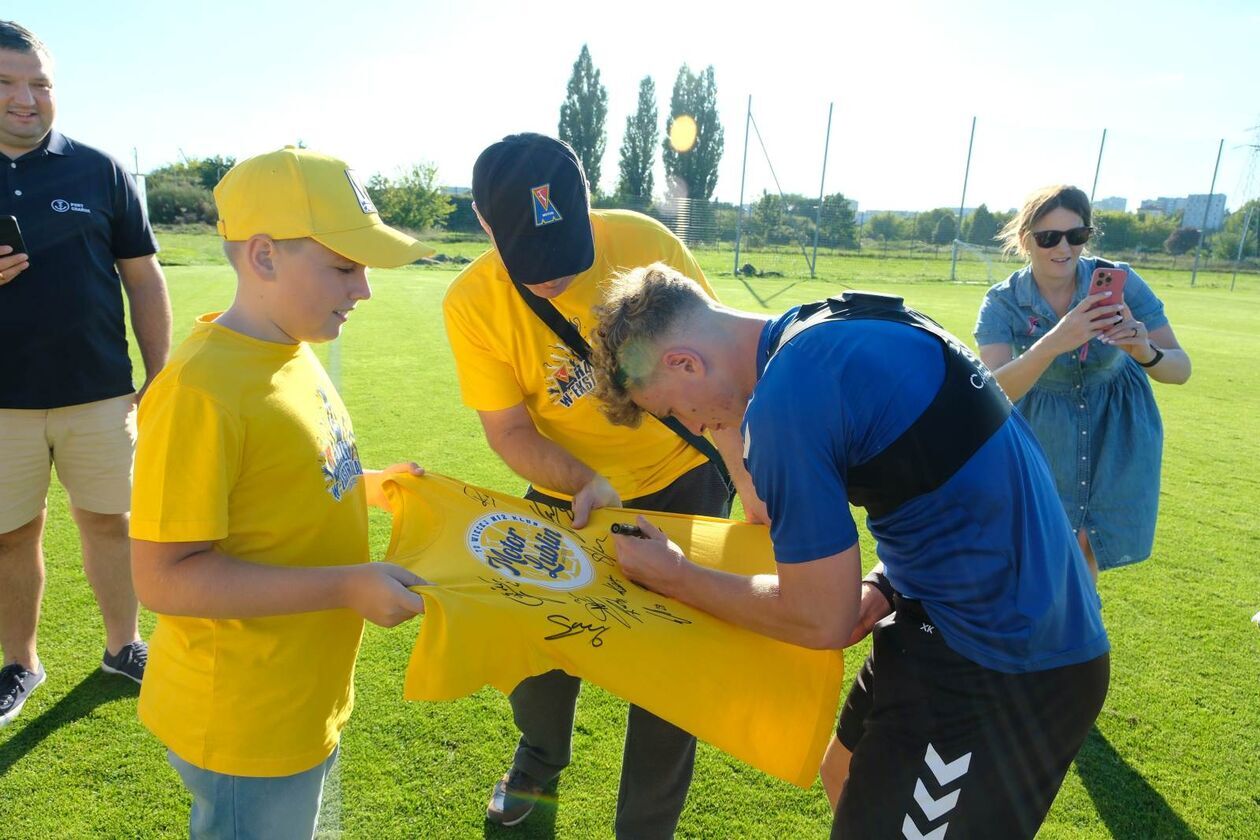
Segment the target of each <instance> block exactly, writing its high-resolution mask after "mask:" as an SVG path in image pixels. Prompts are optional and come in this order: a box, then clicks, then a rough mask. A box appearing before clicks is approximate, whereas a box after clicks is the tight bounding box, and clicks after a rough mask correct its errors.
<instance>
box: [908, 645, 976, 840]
mask: <svg viewBox="0 0 1260 840" xmlns="http://www.w3.org/2000/svg"><path fill="white" fill-rule="evenodd" d="M923 626H924V627H925V628H930V627H931V626H932V625H930V624H924V625H923ZM928 632H931V631H930V630H929V631H928ZM923 763H924V764H926V765H927V769H928V771H929V772H930V773H931V774H932V776H933V777H934V778H935V779H936V783H937V784H938V785H940V786H941V787H944V786H945V785H948V784H952V783H953V782H956V781H958V780H959V779H961V778H962V777H963V776H965V775H967V771H968V770H969V769H970V768H971V753H967V754H966V755H962V756H959V757H958V758H956V759H954V760H953V761H951V762H949V763H948V764H946V763H945V761H944V760H943V759H942V758H941V757H940V755H939V754H938V753H937V752H936V747H934V746H932V745H931V744H928V746H927V753H926V754H925V755H924V756H923ZM959 793H961V790H952V791H949V792H948V793H942V794H941V797H940V798H939V799H937V798H935V797H933V796H932V794H930V793H928V789H927V786H926V785H924V784H923V779H915V785H914V801H915V804H917V805H918V806H919V810H920V811H922V812H923V816H924V818H925V819H926V820H927V822H928V823H929V824H931V823H933V822H936V821H937V820H939V819H940V818H941V817H944V816H946V815H947V814H949V812H950V811H952V810H954V808H955V807H957V805H958V794H959ZM948 828H949V823H948V822H946V823H942V824H941V825H938V826H937V827H936V828H934V829H932V830H931V831H929V832H927V833H924V832H923V831H921V830H920V829H919V826H918V823H916V822H915V820H914V817H912V816H911V815H910V812H909V811H907V812H906V815H905V818H904V819H903V820H902V822H901V835H902V837H904V838H905V840H944V837H945V832H946V830H947V829H948Z"/></svg>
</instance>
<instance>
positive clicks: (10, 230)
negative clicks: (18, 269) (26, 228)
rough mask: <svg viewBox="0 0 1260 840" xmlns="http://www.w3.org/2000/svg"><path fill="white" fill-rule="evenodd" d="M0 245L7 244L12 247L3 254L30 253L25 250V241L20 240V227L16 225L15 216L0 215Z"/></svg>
mask: <svg viewBox="0 0 1260 840" xmlns="http://www.w3.org/2000/svg"><path fill="white" fill-rule="evenodd" d="M0 245H8V246H9V247H10V248H12V249H13V250H12V251H10V252H9V253H8V254H5V256H12V255H13V254H29V253H30V252H29V251H27V250H26V242H24V241H23V240H22V229H21V228H20V227H18V222H17V217H16V216H0Z"/></svg>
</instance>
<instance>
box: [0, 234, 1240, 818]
mask: <svg viewBox="0 0 1260 840" xmlns="http://www.w3.org/2000/svg"><path fill="white" fill-rule="evenodd" d="M163 241H164V244H165V245H166V249H167V255H168V256H169V257H171V258H172V259H171V263H172V264H171V265H169V266H168V268H167V277H168V280H169V284H170V291H171V298H172V303H173V306H174V310H175V324H176V327H175V335H176V339H177V340H178V339H180V338H182V337H183V336H184V335H186V334H187V332H188V329H189V328H190V325H191V323H192V319H193V318H194V317H195V316H196V315H197V314H199V313H202V312H206V311H210V310H213V309H220V308H223V307H225V306H226V305H227V304H228V303H229V302H230V300H231V294H232V288H233V285H232V278H231V275H230V273H229V271H228V269H227V268H226V266H223V265H222V264H221V263H219V262H218V260H217V257H216V253H217V251H216V245H215V243H214V241H213V240H212V239H211V238H210V237H208V236H204V235H195V234H172V235H170V236H163ZM443 250H445V251H447V252H448V253H461V254H464V255H472V254H474V253H476V252H477V251H478V250H480V246H478V245H476V244H474V243H462V244H460V245H459V246H458V247H452V248H447V247H445V246H444V247H443ZM699 256H700V258H701V261H702V263H703V264H704V267H705V268H706V271H709V272H711V275H710V279H711V280H712V281H713V283H714V286H715V287H716V288H717V290H718V292H719V294H720V295H722V297H723V298H724V300H725V301H726V302H727V303H730V304H732V305H734V306H739V307H745V308H750V309H757V308H760V307H759V305H758V303H757V299H758V298H760V299H761V300H768V301H769V306H768V309H769V310H770V311H778V310H781V309H783V308H786V307H787V306H788V305H790V304H792V303H795V302H799V301H804V300H810V299H816V298H819V297H823V296H825V295H827V294H832V293H835V292H836V291H838V290H839V289H841V288H843V287H844V286H854V287H861V288H869V289H876V290H895V291H896V293H898V294H901V295H903V296H904V297H905V298H906V299H907V301H908V303H909V304H910V305H912V306H915V307H916V308H919V309H921V310H924V311H926V312H928V313H929V314H931V315H933V316H934V317H936V318H937V319H938V320H940V321H941V322H942V323H944V325H945V326H946V327H948V328H949V329H951V330H953V331H954V332H955V333H957V334H958V335H960V336H966V337H969V336H970V333H971V327H972V324H973V321H974V317H975V312H976V308H977V306H978V304H979V302H980V299H981V296H982V295H983V292H984V285H983V283H981V282H971V283H965V284H951V283H946V282H941V280H942V279H943V278H944V277H947V276H948V272H949V263H948V255H947V254H945V255H944V256H945V259H944V260H940V259H936V260H933V259H931V258H927V257H925V258H920V259H886V260H882V259H876V258H865V257H836V256H832V257H827V258H825V259H821V260H820V266H819V267H820V274H821V275H822V276H825V277H827V278H829V279H828V280H827V281H810V282H796V281H794V280H793V279H791V278H787V279H782V280H769V279H758V280H755V281H752V291H751V292H750V290H749V289H748V288H747V287H746V286H745V285H744V284H743V283H742V281H740V280H738V279H736V278H733V277H731V276H729V271H730V265H731V263H730V256H729V254H725V253H720V252H701V253H700V254H699ZM754 262H755V260H754ZM175 263H183V264H182V265H178V264H175ZM1008 270H1009V269H1008ZM719 272H727V274H726V276H722V275H720V274H719ZM976 273H977V272H976V271H975V270H973V271H972V275H975V274H976ZM978 274H979V277H975V276H969V277H968V279H971V280H973V281H977V280H981V279H983V277H984V272H983V270H980V271H979V272H978ZM1004 274H1005V271H1003V276H1004ZM454 276H455V269H453V268H451V269H434V268H407V269H400V270H395V271H380V272H376V273H375V274H374V275H373V288H374V292H375V296H374V299H373V300H372V301H370V302H368V303H366V304H364V305H363V306H361V307H360V308H359V310H358V311H356V313H355V316H354V319H353V320H352V322H351V323H350V324H349V325H348V326H347V328H346V331H345V334H344V336H343V338H342V339H341V340H340V347H339V348H338V349H337V352H338V353H339V356H340V371H341V389H342V393H343V396H344V398H345V401H346V404H347V406H348V407H349V409H350V412H351V414H352V416H353V417H354V420H355V428H356V433H357V436H358V441H359V447H360V451H361V453H362V455H363V459H364V463H365V465H367V466H371V467H379V466H384V465H386V464H389V463H391V462H394V461H399V460H404V459H414V460H417V461H419V462H420V463H422V464H424V465H425V466H426V467H427V468H428V469H430V470H434V471H437V472H442V473H446V474H449V475H453V476H457V477H459V478H461V479H464V480H467V481H469V482H473V483H478V484H483V485H486V486H490V487H494V488H498V489H502V490H505V491H508V492H519V491H521V490H523V488H524V482H523V481H521V480H520V479H518V478H516V477H514V476H513V475H512V474H511V473H510V472H509V471H508V470H507V469H506V467H504V466H503V464H502V463H501V462H499V460H498V459H497V458H496V457H495V456H494V455H493V454H492V453H491V452H490V450H489V449H488V448H487V446H486V445H485V443H484V440H483V438H482V435H481V431H480V427H479V424H478V423H477V420H476V417H475V415H474V414H473V412H471V411H470V410H468V409H466V408H464V407H463V406H462V405H461V404H460V402H459V396H458V389H457V386H456V382H455V374H454V367H453V362H452V359H451V356H450V352H449V350H448V348H447V346H446V342H445V337H444V334H443V329H442V322H441V312H440V307H441V299H442V295H443V293H444V291H445V289H446V287H447V285H448V284H449V283H450V281H451V280H452V279H453V278H454ZM1148 280H1150V281H1151V283H1152V285H1153V286H1154V287H1155V288H1156V291H1157V293H1158V294H1159V295H1160V296H1161V297H1162V298H1163V299H1164V301H1165V303H1166V305H1167V310H1168V312H1169V313H1170V315H1171V317H1172V321H1173V324H1174V327H1175V328H1176V330H1177V334H1178V336H1179V338H1180V339H1181V341H1182V343H1183V345H1184V346H1185V347H1186V348H1187V349H1188V350H1189V352H1190V354H1191V356H1192V358H1193V360H1194V365H1195V373H1194V376H1193V378H1192V379H1191V380H1190V382H1189V384H1188V385H1186V386H1184V387H1179V388H1175V387H1168V386H1161V385H1158V384H1157V385H1156V392H1157V396H1158V399H1159V401H1160V405H1161V407H1162V409H1163V414H1164V420H1165V425H1166V429H1167V432H1166V435H1167V442H1166V452H1165V468H1164V476H1163V485H1162V489H1163V492H1162V494H1161V495H1162V499H1161V512H1160V522H1159V530H1158V534H1157V539H1156V552H1155V556H1154V557H1153V558H1152V559H1151V560H1149V561H1148V562H1146V563H1142V564H1139V565H1137V566H1132V567H1128V568H1125V569H1121V570H1117V571H1114V572H1110V573H1107V574H1106V575H1104V576H1103V578H1102V580H1101V582H1100V591H1101V594H1102V599H1103V608H1104V617H1105V619H1106V622H1107V627H1108V630H1109V632H1110V635H1111V640H1112V645H1113V651H1112V683H1111V692H1110V696H1109V697H1108V700H1107V703H1106V706H1105V707H1104V709H1103V712H1102V715H1101V716H1100V718H1099V720H1098V725H1097V730H1096V732H1095V733H1094V734H1093V735H1091V737H1090V738H1089V740H1088V741H1087V742H1086V745H1085V747H1084V749H1083V750H1082V752H1081V755H1080V757H1079V758H1078V760H1077V762H1076V765H1075V767H1074V769H1073V771H1072V772H1071V773H1070V775H1069V776H1068V778H1067V780H1066V782H1065V783H1064V785H1063V789H1062V791H1061V792H1060V794H1059V797H1058V799H1057V800H1056V802H1055V805H1054V808H1053V809H1052V811H1051V812H1050V815H1049V818H1048V820H1047V822H1046V825H1045V828H1044V829H1043V831H1042V833H1041V836H1042V837H1046V838H1097V837H1123V838H1155V837H1166V838H1189V837H1204V838H1260V699H1258V697H1260V628H1257V627H1256V626H1255V625H1253V624H1251V623H1250V622H1249V619H1250V617H1251V616H1252V615H1253V614H1254V613H1256V612H1257V611H1258V610H1260V569H1258V567H1257V564H1256V559H1255V558H1256V557H1257V555H1260V515H1258V514H1257V510H1258V509H1260V480H1258V479H1257V470H1256V466H1255V465H1256V463H1257V461H1258V460H1260V442H1258V438H1260V436H1258V435H1257V430H1258V427H1257V422H1256V417H1257V415H1258V414H1260V362H1258V361H1257V360H1260V283H1257V281H1256V278H1255V277H1254V275H1252V276H1247V277H1240V280H1239V285H1238V289H1237V290H1236V291H1234V292H1232V293H1231V292H1230V291H1228V287H1229V275H1228V274H1226V275H1215V274H1214V275H1206V276H1205V275H1202V274H1201V275H1200V278H1199V287H1198V288H1195V289H1191V288H1189V276H1188V273H1187V272H1182V271H1178V272H1171V271H1152V272H1149V273H1148ZM753 292H755V295H754V293H753ZM322 352H324V353H325V355H326V353H327V348H324V350H323V351H322ZM49 504H50V516H49V527H48V536H47V539H46V549H47V555H48V581H47V592H46V595H45V598H44V604H43V615H42V620H41V625H40V640H41V643H40V653H41V656H42V658H43V661H44V663H45V666H46V668H47V669H48V681H47V683H46V684H45V685H44V686H43V687H42V688H41V689H39V691H38V692H37V693H36V694H35V695H34V696H33V697H32V699H31V700H30V702H29V703H28V704H27V706H26V708H25V709H24V711H23V713H22V715H21V717H19V718H18V719H17V720H16V721H15V722H14V723H13V724H11V725H10V726H9V727H7V728H6V729H4V730H0V826H4V828H5V832H6V833H7V834H8V835H9V836H15V837H38V838H44V837H162V836H170V837H177V836H180V835H184V834H186V833H187V823H186V820H187V811H188V799H187V797H186V795H185V793H184V791H183V789H182V787H181V786H180V784H179V781H178V779H177V777H176V775H175V773H174V771H173V770H172V769H171V768H170V767H169V766H168V765H167V763H166V760H165V754H164V750H163V748H162V747H161V745H160V744H159V743H158V742H157V741H156V740H155V739H154V738H153V737H152V736H150V735H149V734H148V732H147V731H146V730H145V729H144V728H143V727H141V726H140V724H139V722H138V721H137V719H136V713H135V704H136V690H135V688H134V686H131V684H130V683H126V682H125V681H123V680H121V679H120V678H116V677H106V676H104V675H102V674H101V673H100V672H99V671H97V670H96V666H97V664H98V662H99V659H100V654H101V644H102V630H101V627H100V617H99V614H98V613H97V610H96V607H95V603H94V601H93V599H92V595H91V592H90V590H89V589H88V586H87V584H86V582H85V580H84V577H83V574H82V572H81V566H80V553H79V548H78V538H77V534H76V533H75V531H74V528H73V526H72V524H71V523H70V520H69V516H68V514H67V511H66V501H65V495H64V493H63V492H62V491H61V490H60V488H59V487H57V486H56V485H55V483H54V490H53V493H52V495H51V497H50V500H49ZM388 524H389V523H388V518H387V517H386V516H385V515H383V514H380V513H379V512H374V513H373V517H372V544H373V550H374V553H375V555H376V556H378V557H379V556H380V555H381V554H382V553H383V551H384V548H385V545H386V542H387V539H388ZM863 551H864V554H865V557H866V560H867V563H868V564H869V563H870V562H873V552H872V546H871V544H870V542H869V540H868V539H866V538H865V537H864V544H863ZM142 622H143V627H144V630H145V633H146V634H147V633H148V632H149V630H151V628H152V623H153V619H152V616H151V615H148V614H144V615H143V617H142ZM417 630H418V625H417V624H416V623H414V622H412V623H408V624H404V625H402V626H401V627H398V628H395V629H392V630H383V629H380V628H377V627H373V626H369V627H368V629H367V632H366V635H365V638H364V643H363V649H362V653H361V655H360V658H359V666H358V673H357V678H356V688H357V692H358V703H357V706H356V708H355V713H354V718H353V719H352V721H351V723H350V725H349V727H348V728H347V729H346V731H345V735H344V738H343V741H342V753H341V760H340V762H339V764H338V769H337V771H336V774H335V778H334V779H333V780H332V783H331V784H330V786H329V788H328V791H327V797H326V802H325V814H324V819H323V823H322V830H323V836H328V837H346V838H416V837H421V838H465V837H479V836H483V834H484V835H485V836H490V837H499V836H503V837H507V836H514V837H520V838H538V837H551V836H556V837H561V838H579V837H580V838H603V837H609V836H611V824H612V817H613V812H614V806H615V799H616V791H617V780H618V771H619V765H620V757H621V743H622V734H623V725H624V724H623V722H624V716H625V704H624V703H623V702H622V701H620V700H618V699H616V698H614V697H611V696H609V695H608V694H606V693H604V692H603V691H601V690H599V689H597V688H594V687H591V686H587V687H586V689H585V690H584V692H583V694H582V697H581V700H580V701H579V706H578V716H577V727H576V731H575V733H574V762H573V764H572V766H571V767H570V769H569V770H567V771H566V772H565V774H564V775H563V776H562V778H561V779H560V782H559V788H558V794H559V796H558V803H557V804H556V805H554V806H544V807H542V808H540V810H539V811H538V812H536V813H535V814H534V815H533V816H531V817H530V819H529V820H528V821H527V822H526V823H525V824H523V825H522V826H519V827H518V828H516V829H512V830H498V829H493V828H491V827H489V826H487V825H486V824H485V823H484V821H483V809H484V805H485V799H486V796H487V794H488V792H489V789H490V786H491V785H492V783H493V782H494V780H495V779H497V778H498V776H499V775H500V774H501V773H502V772H503V771H504V769H505V768H506V766H507V764H508V762H509V760H510V756H511V754H512V750H513V748H514V745H515V729H514V727H513V725H512V722H511V717H510V713H509V709H508V705H507V702H506V700H505V699H504V698H503V697H502V696H501V695H500V694H498V692H495V691H493V690H488V689H487V690H483V691H481V692H479V693H478V694H476V695H474V696H472V697H470V698H467V699H464V700H460V701H457V702H450V703H433V704H418V703H406V702H404V701H403V700H402V696H401V695H402V678H403V673H404V669H405V666H406V662H407V657H408V655H409V652H410V650H411V646H412V643H413V641H414V639H415V636H416V632H417ZM867 649H868V644H866V643H864V644H862V645H859V646H858V647H856V648H854V649H852V650H850V651H849V652H848V654H847V656H846V663H847V666H848V675H849V676H850V677H852V675H853V674H855V673H856V671H857V669H858V667H859V665H860V664H861V661H862V658H863V657H864V656H865V655H866V652H867ZM318 655H319V652H318V651H312V652H311V656H312V657H315V656H318ZM277 711H278V713H280V714H283V711H284V710H277ZM223 712H224V714H230V713H231V710H230V709H225V710H223ZM829 825H830V814H829V811H828V808H827V804H826V800H825V798H824V796H823V793H822V789H821V787H820V786H819V785H817V784H815V786H814V788H813V789H811V790H808V791H801V790H798V789H796V788H793V787H791V786H789V785H786V784H784V783H782V782H778V781H776V780H773V779H770V778H768V777H766V776H765V775H763V774H761V773H760V772H758V771H756V770H753V769H751V768H749V767H747V766H745V765H742V764H740V763H739V762H737V761H735V760H733V759H730V758H727V757H726V756H724V755H722V754H720V753H718V752H717V751H716V750H713V749H712V748H709V747H707V746H704V745H702V746H701V749H700V753H699V758H698V760H697V765H696V773H695V782H694V784H693V786H692V789H691V795H690V798H689V800H688V803H687V808H686V810H685V811H684V813H683V817H682V823H681V825H680V828H679V836H682V837H701V838H821V837H825V836H827V831H828V828H829Z"/></svg>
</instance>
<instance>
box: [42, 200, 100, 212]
mask: <svg viewBox="0 0 1260 840" xmlns="http://www.w3.org/2000/svg"><path fill="white" fill-rule="evenodd" d="M49 206H50V207H52V209H53V210H54V211H56V212H58V213H69V212H71V211H73V212H75V213H88V214H91V212H92V210H91V208H89V207H86V206H84V205H83V203H82V202H79V201H66V200H65V199H64V198H54V199H53V200H52V203H51V204H50V205H49Z"/></svg>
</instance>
